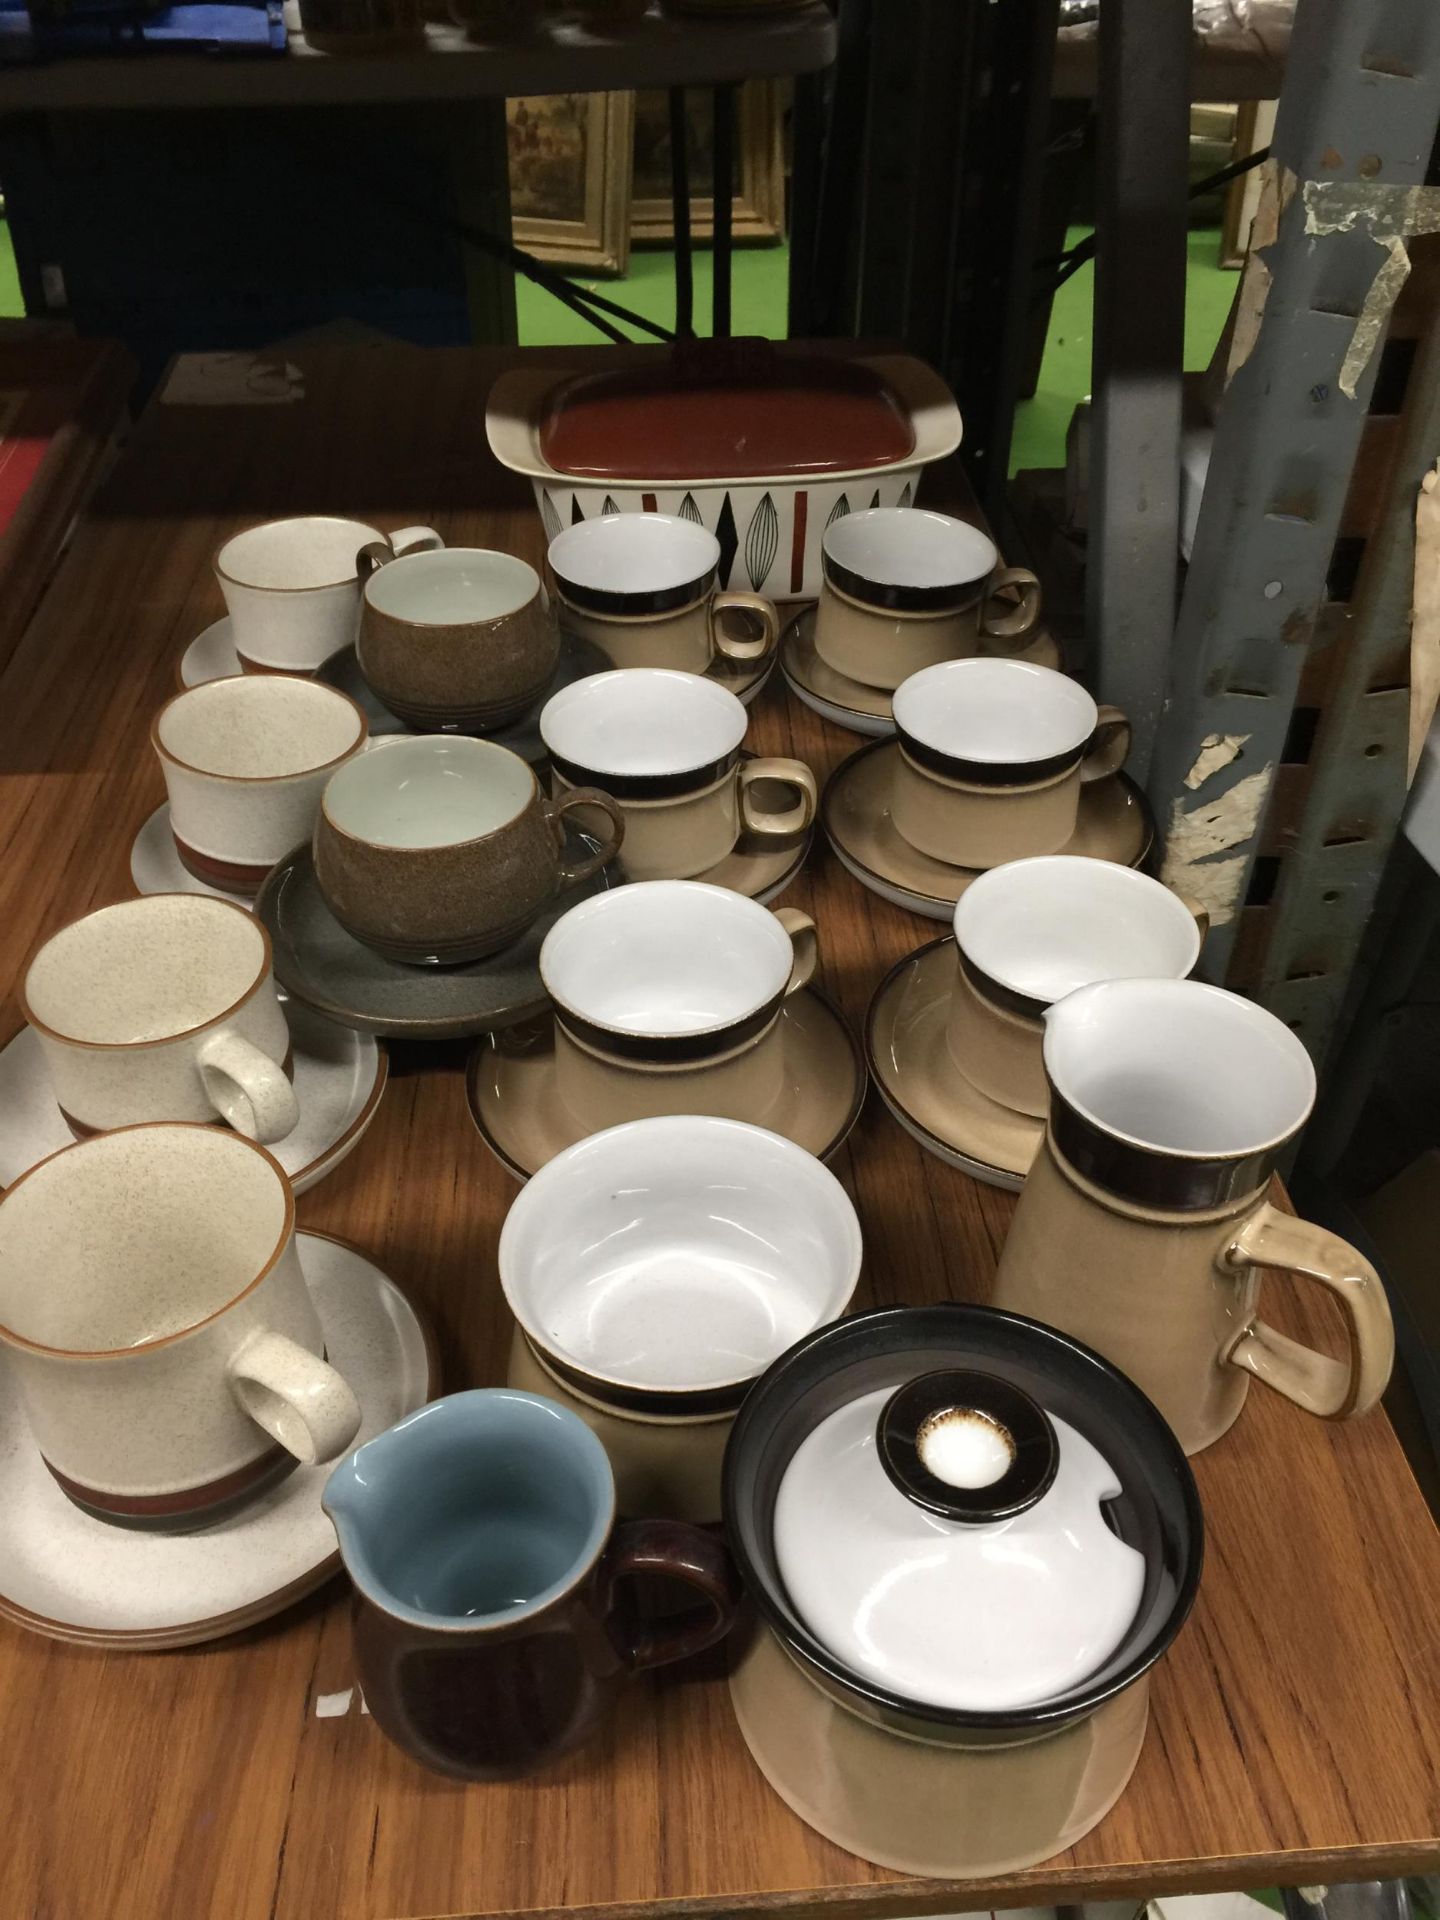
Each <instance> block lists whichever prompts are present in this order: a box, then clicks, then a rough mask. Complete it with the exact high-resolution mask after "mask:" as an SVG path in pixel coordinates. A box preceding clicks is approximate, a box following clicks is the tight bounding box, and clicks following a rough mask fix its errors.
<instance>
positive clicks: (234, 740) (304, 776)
mask: <svg viewBox="0 0 1440 1920" xmlns="http://www.w3.org/2000/svg"><path fill="white" fill-rule="evenodd" d="M368 732H369V727H368V724H367V722H366V719H365V715H364V714H363V713H362V712H361V710H360V708H359V707H358V706H357V705H356V704H355V702H354V701H353V700H352V699H351V698H350V697H349V695H348V694H344V693H340V692H337V691H336V689H335V688H333V687H325V686H321V685H320V684H319V682H318V681H313V680H301V679H298V678H296V677H294V676H292V675H289V674H240V675H237V676H235V677H233V678H230V679H226V680H208V681H206V682H205V683H204V684H203V685H201V686H198V687H190V688H188V689H187V690H186V691H185V692H184V693H178V694H176V695H175V697H174V699H172V700H169V701H167V702H166V704H165V705H164V706H163V707H162V708H161V709H160V711H159V713H157V714H156V716H155V718H154V720H153V722H152V723H151V727H150V744H151V745H152V746H153V747H154V749H155V753H156V757H157V758H158V759H159V762H160V770H161V772H162V773H163V774H164V776H165V791H166V794H167V796H168V798H169V802H170V830H171V832H172V834H173V835H174V837H175V851H176V853H177V854H178V855H179V856H180V863H181V865H182V866H183V867H184V868H185V870H186V871H187V872H188V873H193V874H194V875H195V877H196V879H197V880H203V881H204V882H205V883H206V885H207V886H212V887H218V888H220V889H221V891H222V892H225V893H243V894H251V893H255V892H256V891H257V890H258V889H259V887H260V884H261V882H262V881H263V880H264V878H265V876H266V874H267V873H268V872H269V871H270V869H271V868H272V867H273V866H274V865H275V862H276V861H277V860H279V859H280V858H282V856H283V855H285V854H287V853H289V851H290V849H291V848H292V847H296V846H300V845H301V844H303V843H304V842H305V841H306V840H308V839H309V838H310V835H311V832H312V831H313V829H314V826H315V816H316V814H317V812H318V811H319V808H320V795H321V794H322V793H323V792H324V790H325V783H326V781H328V780H329V778H330V776H331V774H332V773H334V772H335V770H336V768H337V767H339V766H341V765H342V764H343V762H345V761H346V760H348V759H350V758H351V756H352V755H353V754H357V753H359V752H360V751H361V750H362V748H363V747H364V745H365V741H366V736H367V734H368Z"/></svg>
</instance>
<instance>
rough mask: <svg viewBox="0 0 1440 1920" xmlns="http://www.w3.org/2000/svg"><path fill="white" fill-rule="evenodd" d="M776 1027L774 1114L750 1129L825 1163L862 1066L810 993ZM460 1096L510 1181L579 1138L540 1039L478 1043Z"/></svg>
mask: <svg viewBox="0 0 1440 1920" xmlns="http://www.w3.org/2000/svg"><path fill="white" fill-rule="evenodd" d="M780 1023H781V1027H782V1029H783V1030H784V1034H785V1091H784V1093H783V1094H782V1096H781V1100H780V1104H779V1106H778V1107H777V1108H776V1109H775V1110H774V1111H772V1112H770V1113H768V1114H757V1115H756V1120H757V1123H758V1124H760V1125H763V1126H766V1127H768V1128H770V1130H771V1131H772V1132H773V1133H783V1134H784V1135H785V1136H786V1137H787V1138H788V1139H790V1140H793V1141H794V1142H795V1143H796V1145H797V1146H801V1147H804V1148H805V1150H806V1152H807V1153H813V1154H814V1155H815V1157H816V1158H817V1159H818V1160H828V1159H829V1157H830V1155H831V1154H832V1153H834V1152H835V1151H836V1150H837V1149H838V1148H839V1147H840V1145H841V1144H842V1142H843V1141H844V1140H845V1138H846V1136H847V1135H848V1133H849V1132H850V1129H851V1128H852V1127H853V1126H854V1124H855V1122H856V1119H857V1118H858V1117H859V1113H860V1107H861V1103H862V1102H863V1100H864V1098H865V1063H864V1061H863V1060H862V1058H861V1055H860V1049H859V1047H858V1046H857V1045H856V1042H855V1036H854V1035H853V1034H852V1033H851V1031H850V1029H849V1027H848V1026H847V1025H846V1024H845V1021H844V1019H843V1018H842V1016H841V1015H840V1013H839V1012H838V1010H837V1009H836V1008H835V1007H833V1006H832V1005H831V1003H830V1002H829V1000H827V999H826V998H825V996H824V994H823V993H821V992H819V991H818V989H816V988H814V987H806V988H805V989H804V990H803V991H802V992H800V993H796V994H792V995H791V997H790V998H789V999H788V1000H787V1001H786V1002H785V1005H784V1007H783V1008H782V1009H781V1013H780ZM465 1091H466V1097H467V1099H468V1100H469V1103H470V1117H471V1119H472V1120H473V1121H474V1122H475V1125H476V1126H477V1127H478V1128H479V1130H480V1137H481V1139H482V1140H483V1141H484V1142H485V1144H486V1146H487V1147H489V1149H490V1151H491V1152H492V1153H493V1154H494V1155H495V1158H496V1159H497V1160H498V1161H499V1162H500V1164H501V1166H503V1167H505V1168H506V1169H507V1171H509V1172H510V1173H513V1174H514V1176H515V1178H516V1179H517V1180H528V1179H529V1177H530V1175H531V1174H532V1173H535V1172H537V1171H538V1169H539V1168H541V1167H543V1166H544V1165H545V1163H546V1161H547V1160H553V1159H554V1157H555V1155H556V1154H557V1153H559V1152H561V1151H562V1150H563V1149H564V1148H565V1147H569V1146H573V1145H574V1144H575V1142H576V1141H577V1140H583V1139H584V1138H585V1135H586V1131H587V1130H586V1128H585V1127H584V1126H583V1125H582V1123H581V1122H580V1121H578V1120H577V1119H576V1118H575V1116H574V1115H573V1114H572V1113H571V1112H570V1110H569V1108H568V1107H565V1106H563V1105H562V1104H561V1102H560V1100H559V1097H558V1096H557V1094H556V1091H555V1054H554V1051H553V1048H552V1046H551V1043H550V1040H549V1038H548V1035H537V1036H536V1043H535V1045H534V1047H533V1048H532V1049H530V1050H527V1051H525V1052H520V1051H515V1052H504V1051H502V1050H501V1049H500V1048H498V1047H497V1046H496V1045H495V1042H494V1041H493V1040H490V1039H486V1040H483V1041H482V1042H481V1043H480V1045H479V1046H478V1047H477V1048H476V1049H475V1052H474V1053H473V1054H472V1055H471V1058H470V1065H469V1068H468V1070H467V1072H466V1075H465Z"/></svg>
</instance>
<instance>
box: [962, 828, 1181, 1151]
mask: <svg viewBox="0 0 1440 1920" xmlns="http://www.w3.org/2000/svg"><path fill="white" fill-rule="evenodd" d="M1208 924H1209V919H1208V916H1207V915H1206V914H1205V912H1204V910H1203V909H1202V908H1197V907H1193V906H1191V905H1190V904H1189V903H1188V902H1186V901H1184V900H1182V899H1181V898H1180V896H1179V895H1178V894H1175V893H1172V892H1171V891H1170V889H1169V888H1168V887H1164V886H1162V885H1161V884H1160V882H1159V881H1158V880H1152V879H1150V878H1149V877H1148V875H1146V874H1143V873H1136V872H1133V871H1132V870H1131V869H1130V868H1129V867H1119V866H1116V865H1114V864H1113V863H1112V862H1111V861H1108V860H1089V859H1084V858H1081V857H1080V856H1078V855H1075V854H1066V853H1056V854H1045V855H1040V856H1038V857H1036V858H1032V859H1027V860H1011V861H1009V862H1007V863H1006V865H1004V866H1002V867H994V868H992V869H991V870H990V871H989V872H988V873H982V874H980V875H978V876H977V878H976V879H975V880H973V881H972V882H971V884H970V885H969V886H968V887H967V888H966V889H965V891H964V893H963V894H961V896H960V899H959V902H958V903H957V905H956V908H955V918H954V926H955V947H956V956H957V961H958V964H957V966H956V969H955V981H954V985H953V987H952V989H951V998H950V1013H949V1018H948V1020H947V1023H946V1029H945V1039H946V1045H947V1047H948V1049H949V1053H950V1057H951V1059H952V1060H953V1062H954V1063H955V1066H956V1067H957V1068H958V1069H959V1071H960V1072H961V1073H963V1074H964V1075H965V1077H966V1079H967V1080H969V1081H970V1082H971V1083H972V1084H973V1085H974V1086H977V1087H978V1088H979V1089H980V1091H981V1092H982V1093H984V1094H986V1095H988V1096H989V1098H990V1099H992V1100H995V1101H998V1102H999V1103H1000V1105H1001V1106H1004V1107H1009V1108H1011V1109H1012V1110H1013V1111H1015V1112H1016V1113H1028V1114H1030V1115H1032V1116H1034V1117H1035V1118H1037V1119H1043V1118H1044V1117H1045V1115H1046V1113H1047V1112H1048V1110H1049V1105H1050V1090H1049V1087H1048V1085H1047V1083H1046V1079H1045V1065H1044V1061H1043V1059H1042V1057H1041V1056H1042V1044H1043V1041H1044V1037H1045V1015H1046V1013H1047V1011H1048V1010H1049V1008H1050V1007H1052V1006H1053V1005H1054V1004H1055V1002H1056V1001H1057V1000H1063V999H1064V997H1065V996H1066V994H1068V993H1074V992H1075V990H1076V989H1077V988H1079V987H1084V986H1089V985H1091V984H1092V983H1093V982H1094V981H1097V980H1123V979H1130V978H1136V977H1147V978H1151V979H1172V980H1181V979H1184V978H1185V976H1186V975H1187V974H1188V973H1189V972H1190V970H1191V968H1192V967H1193V966H1194V965H1195V962H1196V960H1197V959H1198V958H1199V956H1200V943H1201V941H1202V940H1203V938H1204V935H1205V930H1206V928H1207V927H1208Z"/></svg>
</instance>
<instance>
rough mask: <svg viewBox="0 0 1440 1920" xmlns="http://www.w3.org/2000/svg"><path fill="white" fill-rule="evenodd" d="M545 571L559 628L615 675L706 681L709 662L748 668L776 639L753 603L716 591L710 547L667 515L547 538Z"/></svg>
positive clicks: (613, 517) (710, 537)
mask: <svg viewBox="0 0 1440 1920" xmlns="http://www.w3.org/2000/svg"><path fill="white" fill-rule="evenodd" d="M547 564H548V566H549V568H550V573H551V577H552V579H553V580H554V583H555V591H556V595H557V598H558V600H559V603H560V609H559V610H560V623H561V625H562V626H563V627H565V628H566V629H568V631H570V632H571V633H575V634H579V635H580V636H581V638H582V639H585V640H589V641H590V642H591V643H592V644H593V645H595V646H597V647H598V648H599V649H600V651H601V652H602V653H603V654H604V655H605V656H606V658H607V659H608V660H609V661H610V662H611V664H612V665H613V666H616V667H670V668H673V669H674V670H676V671H677V672H681V673H707V672H708V671H709V670H710V668H711V666H712V665H713V664H714V663H715V661H716V660H717V659H720V660H726V661H729V662H731V663H732V664H735V665H740V666H743V665H746V664H753V665H755V666H757V667H758V666H760V665H761V664H762V663H763V662H764V661H765V660H767V659H769V658H770V656H771V655H772V654H773V653H774V651H775V646H776V643H777V641H778V640H779V638H780V619H779V615H778V614H777V613H776V611H775V608H774V606H773V605H772V603H771V602H770V601H769V600H767V599H765V598H764V596H763V595H761V594H758V593H742V592H738V591H735V590H731V589H723V590H717V588H716V584H715V582H716V579H717V576H718V573H719V568H720V542H719V541H718V540H717V539H716V538H715V536H714V534H713V533H710V532H708V531H707V530H706V529H705V528H704V527H702V526H700V525H699V524H698V523H697V522H695V521H693V520H682V519H681V518H680V517H679V516H678V515H676V514H667V513H613V514H604V515H601V516H600V517H599V518H598V519H595V520H582V521H579V522H577V523H576V525H574V526H573V527H566V528H565V529H564V531H563V532H561V533H558V534H556V536H555V538H554V539H553V540H552V541H551V543H550V551H549V554H548V556H547Z"/></svg>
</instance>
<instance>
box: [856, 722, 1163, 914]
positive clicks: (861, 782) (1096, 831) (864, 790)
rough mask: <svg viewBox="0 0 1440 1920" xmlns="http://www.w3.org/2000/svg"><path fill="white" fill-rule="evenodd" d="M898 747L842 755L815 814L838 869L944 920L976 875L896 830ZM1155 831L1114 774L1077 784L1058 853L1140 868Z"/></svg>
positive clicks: (1124, 780) (1137, 796)
mask: <svg viewBox="0 0 1440 1920" xmlns="http://www.w3.org/2000/svg"><path fill="white" fill-rule="evenodd" d="M899 751H900V747H899V744H898V743H897V742H896V741H894V740H872V741H871V742H870V743H869V744H868V745H867V746H863V747H860V748H859V749H858V750H857V751H856V752H854V753H852V754H851V755H850V757H849V759H848V760H842V761H841V762H840V765H839V766H838V767H837V768H836V769H835V771H834V773H832V774H831V776H830V778H829V780H827V781H826V783H825V791H824V792H823V793H822V794H821V796H820V819H821V822H822V824H823V825H824V828H825V832H826V835H827V837H828V839H829V841H830V844H831V846H832V847H833V848H834V849H835V856H836V858H837V859H838V860H839V862H840V864H841V866H842V867H844V868H845V869H846V871H847V872H849V873H852V874H854V876H855V878H856V879H857V880H858V881H859V882H860V884H861V885H862V886H865V887H868V888H869V889H870V891H871V892H872V893H878V894H879V895H880V898H881V899H882V900H888V901H890V902H891V904H892V905H894V906H897V907H904V908H906V910H907V911H908V912H910V913H923V914H924V915H926V917H927V918H928V919H931V920H948V919H949V918H950V916H951V914H952V913H953V912H954V910H955V902H956V901H957V900H958V899H959V898H960V896H961V894H962V893H963V892H964V891H965V889H966V887H968V886H969V884H970V882H971V881H972V880H973V879H974V878H975V875H974V873H973V872H972V871H971V869H970V868H968V867H951V866H947V865H946V863H945V862H944V861H943V860H933V859H931V857H930V856H929V854H925V853H918V852H917V851H916V849H915V848H914V847H912V846H911V845H910V842H909V841H908V840H905V839H902V838H901V836H900V834H899V833H897V832H896V830H895V823H894V821H893V820H892V819H891V818H890V791H891V780H892V773H893V769H894V765H895V756H896V755H897V754H898V753H899ZM1154 835H1155V826H1154V822H1153V820H1152V819H1151V817H1150V809H1149V807H1148V806H1147V805H1146V802H1145V797H1144V795H1143V794H1142V793H1141V791H1140V789H1139V788H1138V787H1137V786H1136V785H1135V783H1134V781H1133V780H1131V778H1130V777H1129V775H1128V774H1124V773H1116V774H1112V775H1111V776H1110V778H1109V779H1108V780H1094V781H1092V782H1091V783H1090V784H1089V785H1088V786H1084V787H1082V788H1081V789H1080V818H1079V822H1078V824H1077V825H1076V828H1075V832H1074V833H1073V834H1072V835H1071V837H1070V839H1069V840H1068V841H1067V842H1066V844H1065V845H1064V846H1063V847H1061V848H1060V852H1061V853H1075V854H1084V855H1085V856H1086V857H1087V858H1089V859H1092V860H1113V861H1115V863H1116V864H1117V865H1118V866H1122V867H1138V866H1139V865H1140V864H1141V862H1142V861H1143V860H1144V858H1145V856H1146V855H1147V854H1148V853H1149V851H1150V843H1151V841H1152V840H1153V839H1154Z"/></svg>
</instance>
